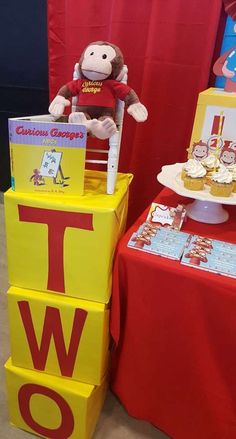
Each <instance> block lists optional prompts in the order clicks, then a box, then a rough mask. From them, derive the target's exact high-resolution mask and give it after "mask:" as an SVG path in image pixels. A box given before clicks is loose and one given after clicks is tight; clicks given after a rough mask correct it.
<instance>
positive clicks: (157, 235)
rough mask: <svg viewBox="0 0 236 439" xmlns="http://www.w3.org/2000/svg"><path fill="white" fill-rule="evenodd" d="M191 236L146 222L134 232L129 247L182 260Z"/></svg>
mask: <svg viewBox="0 0 236 439" xmlns="http://www.w3.org/2000/svg"><path fill="white" fill-rule="evenodd" d="M189 236H190V235H189V234H188V233H184V232H179V231H177V230H174V229H170V228H164V227H161V226H160V225H152V224H150V223H149V222H145V223H143V224H142V225H141V226H140V227H139V228H138V230H137V232H135V233H133V234H132V236H131V238H130V240H129V242H128V247H130V248H133V249H137V250H141V251H144V252H147V253H152V254H155V255H158V256H164V257H166V258H170V259H175V260H180V258H181V256H182V254H183V251H184V248H185V245H186V242H187V240H188V239H189Z"/></svg>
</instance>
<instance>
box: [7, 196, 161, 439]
mask: <svg viewBox="0 0 236 439" xmlns="http://www.w3.org/2000/svg"><path fill="white" fill-rule="evenodd" d="M2 201H3V198H2V194H0V341H1V342H0V343H1V344H0V346H1V349H0V438H1V439H24V438H25V439H30V438H36V436H33V435H31V434H29V433H26V432H24V431H22V430H19V429H16V428H14V427H11V426H10V424H9V422H8V413H7V404H6V396H5V380H4V369H3V365H4V363H5V361H6V360H7V358H8V357H9V355H10V352H9V338H8V321H7V304H6V291H7V288H8V282H7V262H6V250H5V232H4V211H3V204H1V203H2ZM144 438H146V439H154V438H155V439H168V437H167V436H166V435H164V434H163V433H162V432H160V431H159V430H157V429H156V428H155V427H153V426H152V425H150V424H148V423H146V422H143V421H138V420H136V419H134V418H131V417H130V416H129V415H128V414H127V413H126V411H125V410H124V408H123V407H122V405H121V404H120V403H119V401H118V400H117V399H116V398H115V396H114V395H113V394H112V393H111V392H108V395H107V398H106V402H105V405H104V408H103V411H102V413H101V416H100V418H99V421H98V424H97V428H96V431H95V434H94V437H93V439H144Z"/></svg>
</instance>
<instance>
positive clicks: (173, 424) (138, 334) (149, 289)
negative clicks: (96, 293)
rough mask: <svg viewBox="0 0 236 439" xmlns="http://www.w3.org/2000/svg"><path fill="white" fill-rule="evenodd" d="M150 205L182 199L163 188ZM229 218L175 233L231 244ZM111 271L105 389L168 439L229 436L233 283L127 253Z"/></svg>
mask: <svg viewBox="0 0 236 439" xmlns="http://www.w3.org/2000/svg"><path fill="white" fill-rule="evenodd" d="M155 201H158V202H159V203H162V204H165V205H169V206H176V205H177V204H178V203H186V201H187V200H186V199H184V198H183V197H180V196H178V195H176V194H174V193H173V192H172V191H170V190H169V189H164V190H163V191H162V192H161V194H159V196H158V197H157V199H156V200H155ZM226 208H227V210H228V211H229V213H230V218H229V220H228V221H227V222H226V223H224V224H218V225H209V224H204V223H199V222H196V221H193V220H190V219H188V220H187V222H186V223H185V224H184V226H183V228H182V230H183V231H189V232H194V233H197V234H200V235H203V236H208V237H211V238H215V239H221V240H225V241H229V242H235V243H236V206H227V207H226ZM146 214H147V212H145V213H144V214H143V215H142V216H141V217H140V218H139V219H138V221H137V222H136V223H135V224H134V225H133V227H131V229H130V230H129V231H128V232H127V233H126V235H125V236H124V238H123V239H122V240H121V242H120V244H119V247H118V251H117V255H116V260H115V266H114V278H113V279H114V280H113V296H112V297H113V298H112V309H111V334H112V337H113V339H114V341H115V348H114V350H113V354H112V389H113V391H114V393H115V394H116V395H117V396H118V397H119V399H120V400H121V402H122V403H123V404H124V406H125V407H126V409H127V411H128V412H129V414H131V415H132V416H135V417H137V418H139V419H144V420H146V421H149V422H151V423H152V424H154V425H155V426H157V427H158V428H159V429H161V430H163V431H164V432H165V433H166V434H167V435H168V436H170V437H171V438H174V439H235V438H236V280H235V279H232V278H229V277H226V276H221V275H218V274H213V273H209V272H206V271H202V270H198V269H196V268H191V267H186V266H182V265H180V263H179V262H177V261H173V260H170V259H165V258H162V257H158V256H155V255H150V254H148V253H144V252H140V251H138V250H134V249H129V248H127V242H128V240H129V238H130V236H131V234H132V232H134V231H135V230H136V229H137V226H138V225H139V224H141V223H142V222H143V221H144V220H145V218H146Z"/></svg>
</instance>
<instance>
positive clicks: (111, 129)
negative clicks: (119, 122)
mask: <svg viewBox="0 0 236 439" xmlns="http://www.w3.org/2000/svg"><path fill="white" fill-rule="evenodd" d="M89 122H90V124H89V127H90V131H91V133H92V134H93V135H94V136H95V137H97V138H98V139H108V138H109V137H111V136H112V135H113V134H115V132H116V124H115V122H114V120H113V119H111V118H110V117H107V118H105V119H103V120H97V119H92V120H90V121H89Z"/></svg>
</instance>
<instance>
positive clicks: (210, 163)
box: [201, 154, 220, 185]
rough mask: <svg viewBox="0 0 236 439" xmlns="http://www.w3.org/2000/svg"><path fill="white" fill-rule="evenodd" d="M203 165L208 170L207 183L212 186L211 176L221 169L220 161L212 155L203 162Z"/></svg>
mask: <svg viewBox="0 0 236 439" xmlns="http://www.w3.org/2000/svg"><path fill="white" fill-rule="evenodd" d="M201 164H202V165H203V166H204V168H205V169H206V178H205V183H206V184H209V185H210V184H211V176H212V174H213V172H215V171H216V170H217V169H219V166H220V161H219V159H218V158H217V157H216V156H215V155H214V154H210V155H208V156H207V157H206V158H205V159H204V160H202V162H201Z"/></svg>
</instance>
